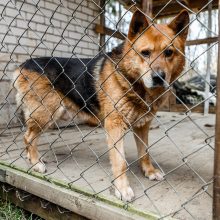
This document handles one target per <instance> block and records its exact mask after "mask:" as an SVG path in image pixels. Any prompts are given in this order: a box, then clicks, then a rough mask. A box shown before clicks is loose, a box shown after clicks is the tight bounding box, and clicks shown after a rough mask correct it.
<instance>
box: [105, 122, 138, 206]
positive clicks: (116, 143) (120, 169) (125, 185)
mask: <svg viewBox="0 0 220 220" xmlns="http://www.w3.org/2000/svg"><path fill="white" fill-rule="evenodd" d="M122 125H123V122H119V123H115V121H114V120H113V119H112V120H111V119H106V120H105V129H106V131H107V142H108V147H109V154H110V162H111V165H112V172H113V177H114V181H113V183H114V185H115V195H116V196H117V197H118V198H119V199H122V200H123V201H125V202H127V201H131V200H132V199H133V198H134V193H133V190H132V189H131V187H130V185H129V182H128V178H127V176H126V173H125V172H126V169H127V166H126V159H125V153H124V146H123V135H124V129H123V126H122Z"/></svg>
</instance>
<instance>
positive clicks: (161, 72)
mask: <svg viewBox="0 0 220 220" xmlns="http://www.w3.org/2000/svg"><path fill="white" fill-rule="evenodd" d="M188 24H189V14H188V12H187V11H186V10H184V11H182V12H181V13H180V14H179V15H177V16H176V17H175V18H174V19H173V20H172V21H171V22H170V23H169V24H150V23H149V22H148V20H147V18H146V16H145V15H144V14H143V13H142V12H140V11H136V12H135V13H134V15H133V17H132V20H131V23H130V27H129V32H128V40H127V41H126V42H125V50H124V52H125V54H124V58H125V62H126V63H125V62H124V65H125V66H126V68H127V71H126V72H127V74H129V75H130V76H131V75H132V77H133V78H135V79H138V78H139V80H142V82H143V84H144V85H145V87H146V88H148V89H153V88H156V87H164V88H166V87H167V86H168V85H169V84H170V83H171V82H173V81H174V80H175V79H176V78H177V76H178V75H179V74H180V73H181V72H182V70H183V68H184V65H185V57H184V49H185V42H186V37H187V34H188Z"/></svg>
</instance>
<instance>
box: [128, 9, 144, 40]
mask: <svg viewBox="0 0 220 220" xmlns="http://www.w3.org/2000/svg"><path fill="white" fill-rule="evenodd" d="M147 26H148V21H147V18H146V16H145V15H144V14H143V13H142V12H141V11H139V10H137V11H135V12H134V14H133V16H132V19H131V23H130V26H129V31H128V39H129V40H133V39H134V38H135V37H136V36H137V35H138V34H141V33H142V32H143V31H144V30H145V29H146V28H147Z"/></svg>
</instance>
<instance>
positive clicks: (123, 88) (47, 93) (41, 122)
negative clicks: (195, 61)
mask: <svg viewBox="0 0 220 220" xmlns="http://www.w3.org/2000/svg"><path fill="white" fill-rule="evenodd" d="M140 16H141V15H140V13H135V15H134V16H133V18H132V21H131V25H130V29H129V33H128V38H129V40H126V42H125V44H124V48H123V59H121V60H120V61H119V63H117V65H116V64H115V63H112V62H111V61H110V60H107V61H105V65H104V67H103V69H102V72H101V73H98V71H99V70H100V69H101V68H98V69H95V78H96V90H97V96H98V100H99V103H100V106H101V110H100V112H99V113H98V114H97V115H95V116H92V115H88V114H86V113H83V112H79V113H78V110H79V108H78V107H77V106H76V105H75V104H74V103H73V102H72V101H71V100H69V99H68V98H66V97H64V96H63V95H62V93H61V92H58V91H56V90H55V89H53V87H52V85H51V83H50V81H49V80H48V79H47V78H46V77H45V76H41V75H39V74H38V73H35V72H31V73H30V72H29V71H27V70H25V69H22V70H20V69H18V70H17V71H16V72H15V74H14V82H15V83H14V86H15V88H16V89H17V91H18V94H17V100H18V102H19V103H21V104H22V106H23V110H24V113H25V120H26V124H27V131H26V133H25V136H24V142H25V144H26V148H27V153H28V157H29V158H30V161H31V163H32V164H33V165H35V166H34V168H35V170H37V171H39V172H44V171H45V168H44V167H43V162H42V161H40V157H39V153H38V150H37V139H38V137H39V135H40V133H41V132H42V131H44V130H45V129H47V128H48V127H49V126H50V125H51V124H52V123H54V122H56V121H57V120H58V119H60V118H66V115H72V117H73V118H74V117H75V116H76V114H77V116H80V117H82V118H84V119H85V121H86V122H87V123H89V124H92V125H97V124H98V123H100V122H101V121H104V127H105V130H106V132H107V142H108V148H109V154H110V161H111V164H112V172H113V177H114V180H113V183H114V185H115V188H116V190H115V194H116V196H117V197H119V198H121V199H123V200H124V201H131V200H132V199H133V197H134V193H133V191H132V189H131V187H130V185H129V181H128V179H127V176H126V171H127V163H126V159H125V152H124V146H123V145H124V144H123V137H124V134H125V131H126V130H127V129H133V132H134V137H135V141H136V145H137V150H138V157H139V158H140V167H141V169H142V171H143V173H144V175H145V176H148V177H149V179H151V180H162V179H163V176H162V174H161V173H160V172H159V171H158V170H157V169H155V168H154V166H153V165H152V163H151V160H150V156H149V151H148V133H149V127H150V123H151V121H152V119H153V117H154V116H155V114H156V112H157V111H158V109H159V108H160V106H161V105H162V104H163V103H164V102H165V101H166V99H167V97H168V93H166V92H165V90H166V88H165V87H158V88H147V87H145V86H141V87H140V86H137V85H136V84H135V83H134V84H133V85H131V83H130V81H129V80H128V79H126V78H125V76H124V75H123V74H122V73H121V72H120V69H124V70H125V71H126V74H127V76H129V77H132V78H134V79H138V81H139V85H140V84H141V85H145V84H144V83H145V81H144V80H148V79H150V78H149V77H150V71H148V70H151V69H153V70H154V69H155V70H156V69H157V68H158V66H159V67H163V70H164V71H165V72H166V77H165V80H166V82H167V83H168V84H170V83H172V82H173V81H174V80H175V79H176V78H177V76H178V75H179V74H180V73H181V71H182V70H183V67H184V64H185V59H184V57H183V54H184V47H185V40H186V35H187V31H185V32H184V33H183V34H180V36H178V37H176V38H175V39H174V36H175V34H176V33H175V28H176V27H177V25H176V24H178V22H179V20H178V19H180V18H181V19H185V20H186V22H188V17H187V16H188V15H187V14H186V12H183V13H182V14H180V16H179V17H178V18H177V19H174V21H173V22H171V24H169V25H156V26H150V27H148V28H147V29H146V27H147V26H148V22H147V20H145V19H146V18H145V17H143V16H142V18H141V19H142V20H143V21H144V22H143V24H144V25H145V26H146V27H145V26H143V27H142V28H141V31H144V30H145V29H146V30H145V31H144V32H143V33H142V34H141V35H140V34H138V35H137V33H134V30H133V28H134V27H133V25H134V24H135V20H138V19H139V20H140ZM139 22H140V21H139ZM134 29H135V28H134ZM146 42H147V43H146ZM167 46H170V47H172V50H173V51H174V53H173V55H172V56H171V57H169V58H165V57H164V56H165V55H164V54H163V53H162V51H163V50H164V49H165V48H166V47H167ZM143 50H150V51H152V55H151V57H149V58H143V57H142V56H140V55H139V54H140V53H141V51H143ZM66 113H68V114H66ZM37 164H39V165H37ZM36 165H37V166H36Z"/></svg>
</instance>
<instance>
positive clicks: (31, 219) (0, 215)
mask: <svg viewBox="0 0 220 220" xmlns="http://www.w3.org/2000/svg"><path fill="white" fill-rule="evenodd" d="M0 219H1V220H43V219H42V218H40V217H38V216H36V215H34V214H32V213H30V212H27V211H25V210H24V209H21V208H19V207H17V206H15V205H13V204H12V203H10V202H8V201H3V200H1V199H0Z"/></svg>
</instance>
